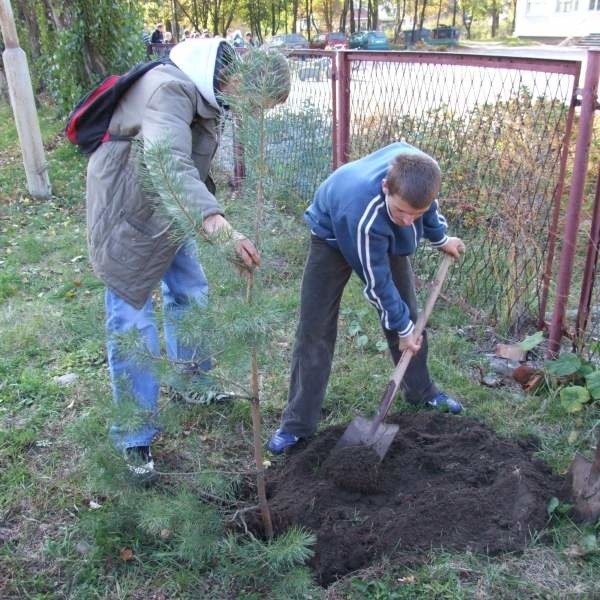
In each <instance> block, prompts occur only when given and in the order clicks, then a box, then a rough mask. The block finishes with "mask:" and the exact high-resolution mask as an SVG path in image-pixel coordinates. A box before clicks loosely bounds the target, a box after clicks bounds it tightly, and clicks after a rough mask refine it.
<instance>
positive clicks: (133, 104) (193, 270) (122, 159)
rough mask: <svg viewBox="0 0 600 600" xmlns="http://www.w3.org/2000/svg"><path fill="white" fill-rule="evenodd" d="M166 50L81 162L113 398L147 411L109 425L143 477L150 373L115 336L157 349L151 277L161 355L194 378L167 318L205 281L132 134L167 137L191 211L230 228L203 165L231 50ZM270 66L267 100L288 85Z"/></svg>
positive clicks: (152, 387) (193, 300) (198, 363)
mask: <svg viewBox="0 0 600 600" xmlns="http://www.w3.org/2000/svg"><path fill="white" fill-rule="evenodd" d="M170 59H171V61H172V62H171V63H167V64H164V65H160V66H158V67H155V68H154V69H152V70H150V71H148V73H146V74H144V75H143V76H142V77H141V78H140V79H139V80H138V81H136V82H135V83H134V84H133V86H132V87H131V89H130V90H129V91H128V92H127V93H126V94H125V95H124V96H123V98H122V99H121V101H120V103H119V105H118V106H117V108H116V110H115V112H114V114H113V117H112V119H111V122H110V126H109V130H108V133H109V134H110V135H109V136H107V139H108V140H109V141H106V142H105V143H103V144H101V145H100V147H99V148H98V149H97V150H96V151H95V152H94V153H93V154H92V155H91V157H90V160H89V164H88V169H87V191H86V200H87V220H88V246H89V251H90V258H91V262H92V267H93V269H94V272H95V273H96V275H97V276H98V277H99V278H100V279H101V280H102V281H103V282H104V283H105V285H106V286H107V290H106V329H107V336H108V342H107V348H108V363H109V370H110V376H111V381H112V390H113V398H114V400H115V402H117V403H121V402H123V401H124V400H125V399H127V398H130V399H133V401H134V402H135V403H136V404H137V405H138V406H139V408H140V409H142V413H143V414H144V415H146V417H145V419H144V422H143V423H141V424H139V425H136V426H135V427H127V426H125V425H123V424H122V423H115V424H113V426H112V427H111V435H112V438H113V440H114V443H115V444H116V446H117V447H118V448H120V449H123V451H124V452H125V456H126V459H127V461H128V464H129V468H130V470H131V471H132V472H133V473H134V474H135V475H139V476H142V477H147V476H152V474H153V469H154V463H153V460H152V456H151V453H150V445H151V443H152V440H153V438H154V436H155V435H156V433H157V432H158V427H157V424H156V412H157V402H158V396H159V381H158V379H157V377H156V376H155V374H154V373H153V371H152V369H151V368H150V367H149V366H146V365H144V364H140V361H139V360H135V359H134V357H132V356H129V355H128V354H127V353H126V352H125V351H123V350H122V349H120V348H119V344H118V338H119V336H122V335H123V334H124V333H126V332H128V331H131V330H137V332H138V334H139V336H140V338H141V339H142V340H143V342H144V344H145V346H146V349H147V351H148V352H149V353H150V354H152V355H155V356H158V355H159V354H160V345H159V334H158V328H157V325H156V321H155V318H154V316H153V306H152V298H151V294H152V291H153V290H154V288H155V287H156V286H157V285H158V284H159V283H160V285H161V289H162V295H163V310H164V312H165V325H164V330H165V342H166V350H167V354H168V356H169V357H170V358H171V359H173V360H175V361H178V362H182V363H185V364H186V365H188V366H191V367H192V370H193V369H194V368H196V369H197V373H198V376H199V377H201V374H202V373H205V372H206V371H207V370H208V369H209V368H210V364H209V363H208V362H207V361H206V360H203V359H202V356H201V353H200V351H199V350H198V349H197V348H190V347H186V346H185V344H183V343H181V341H180V340H179V339H178V336H177V331H176V327H175V324H176V322H177V320H178V318H179V317H180V316H181V314H182V312H183V311H185V310H186V309H187V308H188V307H189V306H190V305H192V304H200V305H202V304H204V303H205V302H206V299H207V293H208V284H207V281H206V278H205V276H204V272H203V270H202V266H201V265H200V263H199V261H198V258H197V256H196V248H195V245H194V244H193V242H192V241H186V242H185V243H181V242H175V241H174V237H173V235H172V231H171V225H170V223H169V222H168V221H166V220H165V219H164V217H162V216H161V215H159V214H158V212H155V210H154V203H153V200H152V199H151V198H150V197H149V195H148V193H147V192H145V191H144V189H143V187H142V185H141V182H140V176H139V174H138V167H137V162H136V158H135V156H134V154H135V153H134V152H132V140H133V139H137V140H140V141H141V142H142V143H143V147H144V148H150V147H152V146H153V145H155V144H158V143H161V142H164V141H165V140H168V141H169V145H170V148H171V151H172V155H173V156H174V157H175V158H176V161H175V163H176V169H177V173H176V176H177V177H178V179H179V180H180V181H181V182H182V185H183V188H184V190H185V195H186V198H187V201H188V202H189V203H190V205H192V209H193V210H194V212H195V213H197V212H200V213H201V214H202V216H203V229H204V231H205V232H206V233H207V234H209V235H210V234H214V233H217V232H232V227H231V225H230V223H229V222H228V221H227V219H226V218H225V217H224V214H223V209H222V208H221V206H220V205H219V203H218V202H217V200H216V198H215V196H214V192H215V187H214V183H213V182H212V180H211V178H210V174H209V170H210V164H211V161H212V159H213V156H214V154H215V152H216V149H217V145H218V131H219V130H218V121H219V118H220V116H221V112H222V110H223V102H222V99H221V95H222V94H224V93H231V92H234V91H235V85H236V81H235V80H234V79H233V78H231V77H230V75H228V74H230V73H231V64H232V63H233V61H234V60H235V54H234V50H233V48H232V47H231V46H230V45H229V44H228V43H227V42H225V40H222V39H220V38H210V39H194V40H186V42H185V43H181V44H178V45H176V46H175V47H174V48H173V50H172V51H171V54H170ZM271 64H272V63H271ZM279 70H280V72H279V73H277V76H278V81H281V82H282V83H281V86H280V87H279V89H278V90H277V93H276V95H275V97H274V98H273V104H276V103H279V102H283V101H285V99H286V98H287V95H288V93H289V71H288V70H287V63H286V62H285V60H284V59H283V57H282V60H281V66H280V67H279ZM159 193H160V190H159ZM232 235H233V239H234V242H235V251H236V253H237V255H238V257H239V258H240V260H241V261H242V262H243V263H244V265H245V266H246V268H248V269H250V270H252V269H254V268H256V267H258V266H259V265H260V255H259V253H258V251H257V249H256V248H255V246H254V245H253V243H252V242H251V241H250V240H248V239H247V238H246V237H245V236H243V235H242V234H239V233H237V232H233V234H232Z"/></svg>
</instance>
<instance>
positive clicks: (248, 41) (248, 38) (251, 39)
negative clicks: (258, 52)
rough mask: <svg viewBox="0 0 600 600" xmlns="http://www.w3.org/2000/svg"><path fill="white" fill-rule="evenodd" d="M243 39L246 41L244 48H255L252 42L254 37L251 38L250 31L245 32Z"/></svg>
mask: <svg viewBox="0 0 600 600" xmlns="http://www.w3.org/2000/svg"><path fill="white" fill-rule="evenodd" d="M245 38H246V40H245V41H246V46H247V47H248V48H256V43H255V41H254V37H253V35H252V32H251V31H247V32H246V36H245Z"/></svg>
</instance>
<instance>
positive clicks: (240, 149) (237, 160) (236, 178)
mask: <svg viewBox="0 0 600 600" xmlns="http://www.w3.org/2000/svg"><path fill="white" fill-rule="evenodd" d="M231 128H232V134H233V177H232V179H231V185H232V187H233V189H234V190H239V189H240V187H241V185H242V181H243V180H244V178H245V177H246V163H245V162H244V146H243V145H242V143H241V142H240V141H239V136H238V135H236V129H237V119H236V118H235V116H234V117H233V121H232V123H231Z"/></svg>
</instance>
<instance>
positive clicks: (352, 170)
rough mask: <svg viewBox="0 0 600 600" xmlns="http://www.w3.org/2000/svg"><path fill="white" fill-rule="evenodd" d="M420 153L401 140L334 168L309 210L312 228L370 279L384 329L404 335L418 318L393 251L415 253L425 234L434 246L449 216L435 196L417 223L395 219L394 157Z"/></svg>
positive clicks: (370, 296) (369, 294)
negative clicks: (397, 275)
mask: <svg viewBox="0 0 600 600" xmlns="http://www.w3.org/2000/svg"><path fill="white" fill-rule="evenodd" d="M405 152H410V153H419V154H422V152H421V151H420V150H417V148H415V147H413V146H411V145H410V144H407V143H405V142H396V143H394V144H390V145H389V146H386V147H385V148H381V149H380V150H377V151H376V152H373V153H372V154H368V155H367V156H365V157H363V158H361V159H359V160H356V161H354V162H350V163H347V164H345V165H343V166H342V167H340V168H339V169H337V170H336V171H334V172H333V173H332V174H331V175H330V176H329V177H328V178H327V179H326V180H325V181H324V182H323V183H322V184H321V185H320V186H319V188H318V189H317V191H316V193H315V197H314V199H313V202H312V204H311V205H310V206H309V207H308V209H307V210H306V212H305V214H304V219H305V221H306V222H307V223H308V225H309V226H310V229H311V232H312V233H313V234H314V235H316V236H317V237H319V238H321V239H323V240H325V241H327V242H328V243H329V244H330V245H331V246H332V247H334V248H336V249H337V250H339V251H340V252H341V253H342V255H343V256H344V258H345V259H346V260H347V261H348V263H349V264H350V266H351V267H352V268H353V270H354V271H355V272H356V274H357V275H358V276H359V277H360V278H361V279H362V281H363V282H364V284H365V288H364V294H365V297H366V298H367V300H368V301H369V302H370V303H371V304H373V306H375V308H376V309H377V311H378V313H379V318H380V319H381V324H382V325H383V327H385V329H389V330H391V331H397V332H398V335H399V336H400V337H406V336H408V335H410V334H411V333H412V331H413V329H414V324H413V323H412V321H411V319H410V314H409V309H408V306H407V305H406V303H405V302H404V300H403V299H402V298H401V297H400V294H399V293H398V290H397V288H396V286H395V285H394V282H393V280H392V272H391V269H390V262H389V258H388V255H390V254H392V255H397V256H408V255H411V254H414V252H415V251H416V249H417V245H418V243H419V240H420V239H421V237H426V238H427V239H428V240H429V241H430V242H431V244H432V245H433V246H435V247H439V246H442V245H444V244H445V243H446V240H447V237H446V229H447V224H446V219H444V217H443V216H442V215H441V214H440V213H439V212H438V203H437V201H434V202H433V203H432V204H431V206H430V207H429V210H428V211H427V212H426V213H425V214H423V216H421V217H419V218H418V219H416V220H415V222H414V223H413V224H412V225H409V226H407V227H403V226H400V225H396V224H395V223H394V222H393V221H392V219H391V218H390V215H389V213H388V209H387V205H386V202H385V194H384V193H383V190H382V189H381V185H382V181H383V179H384V178H385V177H386V175H387V172H388V170H389V167H390V164H391V162H392V160H393V159H394V157H395V156H396V155H397V154H400V153H405Z"/></svg>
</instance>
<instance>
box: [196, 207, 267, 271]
mask: <svg viewBox="0 0 600 600" xmlns="http://www.w3.org/2000/svg"><path fill="white" fill-rule="evenodd" d="M202 228H203V229H204V231H205V232H206V233H207V234H208V235H217V234H218V233H219V232H220V231H223V232H226V233H227V234H230V235H231V238H232V239H233V247H234V250H235V253H236V254H237V256H238V258H239V259H240V267H241V269H240V275H244V276H246V275H247V274H248V272H249V271H253V270H254V269H256V267H259V266H260V253H259V252H258V250H257V249H256V246H255V245H254V244H253V243H252V242H251V241H250V240H249V239H248V238H247V237H246V236H245V235H243V234H241V233H239V232H238V231H234V230H233V228H232V227H231V224H230V223H229V221H228V220H227V219H226V218H225V217H223V216H222V215H210V216H209V217H206V218H205V219H204V222H203V223H202Z"/></svg>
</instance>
